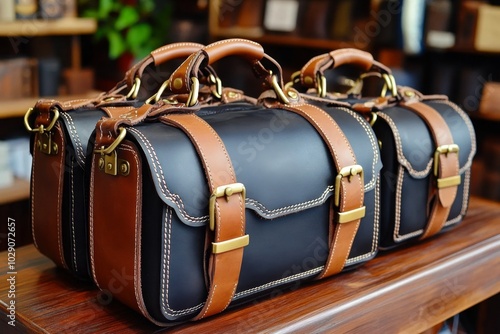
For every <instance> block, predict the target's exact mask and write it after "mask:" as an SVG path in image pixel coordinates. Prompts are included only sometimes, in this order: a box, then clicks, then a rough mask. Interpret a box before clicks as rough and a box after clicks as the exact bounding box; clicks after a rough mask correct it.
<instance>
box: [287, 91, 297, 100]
mask: <svg viewBox="0 0 500 334" xmlns="http://www.w3.org/2000/svg"><path fill="white" fill-rule="evenodd" d="M287 94H288V96H289V97H291V98H292V99H296V98H297V93H295V92H294V91H292V90H290V91H288V92H287Z"/></svg>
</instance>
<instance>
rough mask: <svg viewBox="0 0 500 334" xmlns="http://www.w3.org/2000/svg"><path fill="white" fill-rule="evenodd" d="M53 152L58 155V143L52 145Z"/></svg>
mask: <svg viewBox="0 0 500 334" xmlns="http://www.w3.org/2000/svg"><path fill="white" fill-rule="evenodd" d="M52 151H54V153H55V154H57V144H56V143H53V144H52Z"/></svg>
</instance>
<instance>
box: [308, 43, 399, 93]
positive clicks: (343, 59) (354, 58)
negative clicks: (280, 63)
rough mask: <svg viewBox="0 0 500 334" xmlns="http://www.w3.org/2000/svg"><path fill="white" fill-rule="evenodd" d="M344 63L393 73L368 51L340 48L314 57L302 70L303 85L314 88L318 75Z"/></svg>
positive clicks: (362, 68) (365, 69)
mask: <svg viewBox="0 0 500 334" xmlns="http://www.w3.org/2000/svg"><path fill="white" fill-rule="evenodd" d="M342 65H353V66H356V67H358V68H360V69H361V70H362V71H364V72H367V71H369V70H373V69H376V70H377V71H379V72H382V73H391V70H390V69H389V68H388V67H386V66H385V65H383V64H382V63H379V62H378V61H376V60H374V59H373V56H372V55H371V54H370V53H369V52H366V51H361V50H358V49H350V48H347V49H339V50H334V51H331V52H329V53H325V54H322V55H319V56H316V57H314V58H312V59H311V60H310V61H309V62H307V63H306V64H305V65H304V67H302V69H301V71H300V82H301V84H302V86H304V87H307V88H314V87H315V84H316V75H317V74H318V73H319V74H321V75H324V71H326V70H328V69H334V68H337V67H340V66H342Z"/></svg>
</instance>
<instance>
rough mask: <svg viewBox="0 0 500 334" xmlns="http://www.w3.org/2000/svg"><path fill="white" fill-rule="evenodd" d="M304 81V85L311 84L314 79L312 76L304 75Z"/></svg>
mask: <svg viewBox="0 0 500 334" xmlns="http://www.w3.org/2000/svg"><path fill="white" fill-rule="evenodd" d="M304 83H305V84H306V85H312V84H313V83H314V80H313V78H311V77H310V76H306V77H305V78H304Z"/></svg>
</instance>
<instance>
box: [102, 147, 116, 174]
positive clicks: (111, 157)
mask: <svg viewBox="0 0 500 334" xmlns="http://www.w3.org/2000/svg"><path fill="white" fill-rule="evenodd" d="M117 163H118V157H117V154H116V151H113V152H111V153H110V154H106V155H105V156H104V165H105V166H106V168H105V170H104V172H105V173H106V174H110V175H117V174H118V170H117V168H116V165H117Z"/></svg>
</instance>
